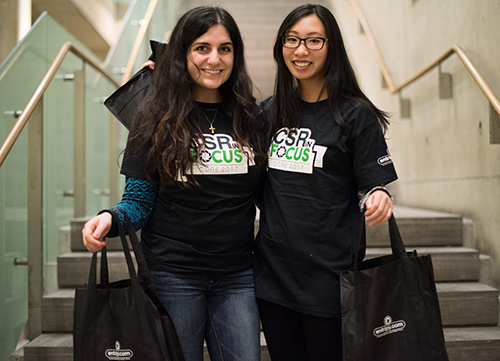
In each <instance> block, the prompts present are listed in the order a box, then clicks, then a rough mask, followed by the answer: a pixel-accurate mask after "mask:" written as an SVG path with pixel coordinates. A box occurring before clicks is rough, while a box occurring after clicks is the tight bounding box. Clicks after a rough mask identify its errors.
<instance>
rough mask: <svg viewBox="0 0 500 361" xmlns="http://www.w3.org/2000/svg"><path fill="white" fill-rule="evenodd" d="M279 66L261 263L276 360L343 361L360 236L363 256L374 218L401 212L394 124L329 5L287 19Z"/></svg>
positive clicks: (263, 309)
mask: <svg viewBox="0 0 500 361" xmlns="http://www.w3.org/2000/svg"><path fill="white" fill-rule="evenodd" d="M274 59H275V61H276V62H277V65H278V66H277V69H278V70H277V78H276V87H275V95H274V96H273V97H271V98H269V99H267V100H266V101H264V102H263V108H264V109H265V112H266V117H267V118H268V121H269V122H268V123H269V124H268V125H269V142H270V146H269V158H268V174H267V182H266V187H265V191H264V196H263V199H262V202H261V218H260V231H259V234H258V236H257V241H256V244H257V250H256V257H255V260H256V263H255V282H256V295H257V298H258V303H259V309H260V313H261V321H262V325H263V330H264V334H265V337H266V341H267V346H268V349H269V352H270V355H271V359H272V360H273V361H281V360H283V361H295V360H297V361H323V360H325V361H326V360H328V361H331V360H342V343H341V342H342V340H341V313H340V285H339V276H340V274H341V273H343V272H345V271H347V270H349V269H350V268H351V267H352V265H353V260H354V252H355V249H356V245H357V242H358V240H359V239H360V237H361V238H362V240H361V245H362V247H361V252H362V254H361V255H360V257H359V259H360V260H362V259H363V256H364V251H365V234H364V224H365V219H366V220H367V221H368V222H369V224H370V225H374V224H380V223H383V222H385V221H386V220H387V219H388V218H389V217H390V216H391V214H392V201H391V197H390V195H389V194H388V191H387V189H386V188H385V185H386V184H388V183H390V182H392V181H394V180H396V179H397V176H396V172H395V170H394V166H393V165H392V161H391V157H390V154H389V152H388V148H387V144H386V142H385V139H384V132H385V130H386V129H387V126H388V124H389V122H388V120H387V117H386V114H385V113H384V112H382V111H380V110H379V109H377V108H376V107H375V106H374V105H373V104H372V103H371V102H370V100H368V99H367V97H366V96H365V95H364V94H363V92H362V91H361V89H360V88H359V85H358V83H357V80H356V76H355V74H354V71H353V68H352V66H351V64H350V62H349V59H348V56H347V53H346V50H345V48H344V44H343V40H342V37H341V33H340V29H339V27H338V25H337V23H336V21H335V18H334V17H333V15H332V14H331V12H330V11H329V10H328V9H326V8H325V7H323V6H320V5H304V6H301V7H298V8H297V9H295V10H293V11H292V12H291V13H290V14H289V15H288V16H287V17H286V18H285V20H284V21H283V23H282V24H281V27H280V29H279V31H278V35H277V38H276V41H275V45H274ZM360 198H361V203H362V204H361V208H362V209H366V212H365V213H364V216H363V213H361V211H360V205H359V203H360Z"/></svg>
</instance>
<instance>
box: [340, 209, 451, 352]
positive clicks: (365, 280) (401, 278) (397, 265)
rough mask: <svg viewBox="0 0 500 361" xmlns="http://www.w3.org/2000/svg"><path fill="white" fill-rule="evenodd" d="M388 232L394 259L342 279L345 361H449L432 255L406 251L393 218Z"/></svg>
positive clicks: (375, 262) (369, 262)
mask: <svg viewBox="0 0 500 361" xmlns="http://www.w3.org/2000/svg"><path fill="white" fill-rule="evenodd" d="M389 231H390V238H391V248H392V255H388V256H383V257H378V258H374V259H370V260H366V261H364V262H362V263H360V264H359V265H358V263H357V260H355V263H354V264H355V266H354V269H353V270H352V271H349V272H346V273H345V274H343V275H341V279H340V284H341V286H340V287H341V292H340V293H341V306H342V339H343V340H342V341H343V352H344V361H448V355H447V353H446V349H445V344H444V336H443V327H442V323H441V312H440V309H439V303H438V298H437V292H436V285H435V283H434V272H433V268H432V261H431V257H430V255H424V256H417V253H416V251H414V252H409V253H407V252H406V250H405V247H404V244H403V241H402V239H401V235H400V233H399V230H398V227H397V224H396V220H395V218H394V216H392V217H391V218H390V219H389ZM356 254H357V252H356Z"/></svg>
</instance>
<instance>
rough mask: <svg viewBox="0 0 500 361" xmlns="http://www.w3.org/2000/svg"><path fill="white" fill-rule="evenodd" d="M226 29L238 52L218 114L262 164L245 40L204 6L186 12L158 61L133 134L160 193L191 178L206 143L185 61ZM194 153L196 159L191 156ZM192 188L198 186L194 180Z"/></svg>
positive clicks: (222, 15)
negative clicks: (201, 41)
mask: <svg viewBox="0 0 500 361" xmlns="http://www.w3.org/2000/svg"><path fill="white" fill-rule="evenodd" d="M215 25H222V26H224V27H225V28H226V30H227V31H228V33H229V35H230V37H231V41H232V43H233V48H234V60H233V69H232V72H231V75H230V76H229V78H228V80H227V81H226V82H225V83H224V84H223V85H221V86H220V87H219V92H220V94H221V95H222V103H221V104H220V106H219V107H220V110H219V111H224V112H225V113H226V114H227V116H228V117H230V119H232V120H233V128H234V135H235V138H236V139H235V140H236V141H237V142H238V143H239V144H240V145H241V146H242V147H247V148H248V149H250V148H253V149H254V153H255V155H256V156H257V157H258V158H264V157H265V155H264V153H263V151H261V150H260V144H259V136H258V122H257V120H256V114H255V112H256V107H255V98H254V97H253V95H252V83H251V80H250V77H249V76H248V73H247V70H246V65H245V57H244V49H243V40H242V38H241V34H240V31H239V29H238V26H237V25H236V22H235V21H234V19H233V17H232V16H231V15H230V14H229V13H228V12H227V11H226V10H224V9H222V8H219V7H211V6H201V7H196V8H193V9H191V10H189V11H188V12H186V13H185V14H184V15H183V16H182V17H181V18H180V19H179V21H178V22H177V24H176V26H175V27H174V29H173V31H172V34H171V36H170V40H169V42H168V49H167V50H166V51H163V52H162V54H161V56H160V58H159V59H156V64H155V71H154V75H153V82H152V87H151V91H150V92H149V93H148V95H147V97H146V99H145V101H144V102H143V103H142V106H141V109H140V111H139V120H140V123H139V124H140V125H139V126H138V128H137V129H136V130H135V132H134V134H133V139H134V144H137V145H138V147H137V149H134V150H136V151H138V152H139V153H140V154H145V155H146V157H145V164H144V170H145V173H146V176H147V177H148V179H151V180H154V181H156V182H157V183H158V184H159V186H160V189H165V187H167V186H169V185H172V184H179V183H180V182H177V179H178V176H179V174H183V175H186V174H189V173H190V172H187V171H188V170H192V167H193V163H194V162H195V161H196V159H197V158H198V154H199V148H200V144H199V140H200V139H201V140H202V141H203V142H204V140H203V136H202V131H201V128H200V127H199V126H198V125H197V119H198V117H199V116H200V115H201V114H200V110H199V109H198V107H197V106H196V103H195V101H194V99H193V97H192V95H191V84H192V82H193V80H192V79H191V78H190V76H189V73H188V71H187V55H188V52H189V50H190V47H191V45H192V44H193V43H194V41H195V40H196V39H197V38H199V37H200V36H202V35H203V34H205V33H206V32H207V31H208V30H209V29H210V27H212V26H215ZM193 150H194V151H195V157H193V155H192V151H193ZM187 179H188V182H187V183H189V184H196V181H195V180H194V178H193V177H192V176H188V177H187Z"/></svg>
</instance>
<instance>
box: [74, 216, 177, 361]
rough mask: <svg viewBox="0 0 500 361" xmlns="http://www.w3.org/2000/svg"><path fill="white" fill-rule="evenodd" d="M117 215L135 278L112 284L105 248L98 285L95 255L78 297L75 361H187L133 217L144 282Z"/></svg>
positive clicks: (131, 234) (134, 240) (133, 236)
mask: <svg viewBox="0 0 500 361" xmlns="http://www.w3.org/2000/svg"><path fill="white" fill-rule="evenodd" d="M111 214H112V216H113V219H114V220H115V222H116V223H117V224H118V225H119V231H120V238H121V241H122V245H123V251H124V253H125V258H126V261H127V266H128V271H129V275H130V279H127V280H121V281H117V282H112V283H110V282H109V280H108V265H107V257H106V248H103V249H102V251H101V277H100V278H101V282H100V284H97V283H96V279H97V252H96V253H94V254H93V255H92V263H91V266H90V274H89V283H88V285H87V286H86V287H83V288H77V289H76V293H75V309H74V326H73V328H74V330H73V355H74V356H73V360H75V361H100V360H102V361H109V360H137V361H143V360H155V361H156V360H157V361H184V356H183V354H182V350H181V346H180V343H179V339H178V336H177V332H176V330H175V327H174V324H173V323H172V320H171V319H170V316H169V315H168V313H167V311H166V310H165V308H164V307H163V306H162V304H161V303H160V301H159V299H158V298H157V296H156V295H155V292H154V291H153V289H152V288H151V284H150V278H149V271H148V268H147V264H146V260H145V258H144V255H143V253H142V250H141V247H140V245H139V241H138V239H137V236H136V234H135V232H134V230H133V227H132V225H131V223H130V221H129V219H128V218H127V225H128V229H129V238H130V242H131V244H132V247H133V249H134V253H135V257H136V261H137V264H138V268H139V274H140V275H141V281H139V279H138V277H137V274H136V271H135V267H134V264H133V261H132V257H131V254H130V249H129V246H128V243H127V240H126V237H125V233H124V231H123V228H122V227H121V225H120V221H119V220H118V216H117V215H116V214H115V213H113V212H112V213H111Z"/></svg>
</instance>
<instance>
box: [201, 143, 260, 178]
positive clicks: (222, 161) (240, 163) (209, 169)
mask: <svg viewBox="0 0 500 361" xmlns="http://www.w3.org/2000/svg"><path fill="white" fill-rule="evenodd" d="M203 136H204V137H205V146H204V147H203V146H201V148H200V154H199V157H198V160H197V162H196V163H195V164H194V165H193V170H192V174H195V175H225V174H247V173H248V166H249V165H250V166H253V165H255V161H254V157H253V152H252V151H251V150H250V149H247V148H243V149H240V148H238V144H237V143H236V142H235V141H234V139H233V137H232V136H231V135H229V134H204V135H203ZM200 144H201V142H200ZM193 153H194V151H193Z"/></svg>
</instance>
